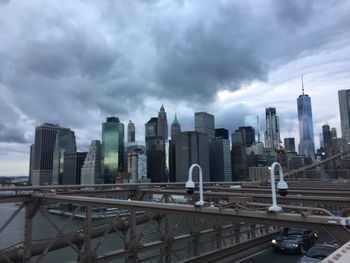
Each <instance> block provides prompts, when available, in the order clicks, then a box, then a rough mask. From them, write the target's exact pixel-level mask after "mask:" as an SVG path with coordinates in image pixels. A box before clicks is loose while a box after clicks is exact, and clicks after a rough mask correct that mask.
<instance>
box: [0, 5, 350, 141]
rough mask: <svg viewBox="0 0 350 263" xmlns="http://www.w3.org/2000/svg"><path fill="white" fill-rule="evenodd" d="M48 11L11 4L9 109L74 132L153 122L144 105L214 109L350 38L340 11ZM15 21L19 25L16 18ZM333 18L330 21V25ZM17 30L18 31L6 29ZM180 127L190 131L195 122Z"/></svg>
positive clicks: (6, 73)
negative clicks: (227, 95) (139, 117)
mask: <svg viewBox="0 0 350 263" xmlns="http://www.w3.org/2000/svg"><path fill="white" fill-rule="evenodd" d="M2 2H3V1H2ZM12 4H13V5H12ZM46 5H47V6H48V7H50V6H51V5H52V6H53V7H51V9H52V10H51V9H50V10H51V11H50V12H47V11H45V10H43V8H42V6H41V5H40V3H39V4H38V3H36V2H35V3H34V2H33V3H32V2H28V3H27V4H26V5H23V6H22V5H15V3H12V2H11V4H9V5H8V6H9V10H7V11H8V12H9V17H8V21H7V20H6V19H3V20H2V23H1V24H0V32H1V33H0V39H4V40H6V41H5V42H4V43H2V46H1V47H0V60H1V63H0V81H1V82H2V83H3V85H4V86H6V87H7V89H8V92H9V93H11V94H12V97H13V101H14V105H12V106H11V107H15V108H17V109H18V110H19V111H20V112H23V113H25V115H26V117H27V118H28V119H30V120H32V121H33V122H34V123H41V122H46V121H48V122H58V123H62V125H66V126H71V127H74V128H77V129H79V128H81V129H84V127H86V125H87V123H88V122H97V121H101V119H102V120H103V119H104V117H105V116H106V115H118V116H120V117H125V119H130V118H132V117H129V116H130V115H132V114H133V112H134V111H135V110H140V111H142V112H144V114H145V115H147V116H148V117H149V116H151V115H152V114H151V113H147V109H145V108H144V107H145V101H146V100H147V98H154V99H157V100H163V99H168V100H171V101H173V102H174V103H176V102H187V104H188V105H190V106H191V107H192V108H198V107H199V106H201V105H210V103H211V102H213V101H214V100H215V95H216V93H217V91H219V90H221V89H223V88H225V89H229V90H237V89H239V88H240V87H241V86H242V85H243V84H249V83H251V82H253V81H256V80H261V81H265V80H267V76H268V74H269V72H270V71H271V70H274V69H276V68H278V67H279V66H280V65H281V64H284V63H289V62H291V61H293V60H295V59H297V58H298V57H300V56H305V55H310V54H317V53H318V52H321V50H322V47H325V46H327V45H328V48H331V45H332V41H334V40H336V39H338V38H349V33H346V32H348V30H347V26H348V24H349V23H348V22H349V18H348V17H349V16H347V14H348V13H349V12H350V10H349V6H347V5H346V4H343V3H339V4H338V5H336V6H335V5H334V4H332V3H331V2H329V3H328V2H322V4H319V2H312V4H310V3H309V1H308V2H307V3H306V2H305V1H270V2H265V1H264V4H262V3H261V2H254V1H253V2H234V1H215V4H214V5H213V3H212V1H169V2H167V3H166V4H164V2H163V1H143V2H136V3H135V2H131V1H120V2H114V1H113V2H108V1H107V2H102V1H98V2H89V3H87V2H83V1H81V2H80V1H79V2H68V3H65V4H63V6H62V8H59V9H57V8H56V9H55V6H54V5H55V2H53V3H51V2H49V3H46ZM65 5H67V6H65ZM343 5H344V6H343ZM47 6H46V7H47ZM11 8H12V9H11ZM0 12H1V11H0ZM11 12H13V13H11ZM18 13H19V14H20V15H21V20H17V19H16V20H11V17H12V18H13V17H17V16H18ZM335 13H336V14H337V18H336V19H334V21H333V20H332V21H333V22H332V23H330V22H329V21H331V20H329V19H327V18H330V17H334V14H335ZM87 14H91V17H90V16H89V17H86V16H87ZM310 21H312V23H311V22H310ZM4 23H7V24H6V26H4ZM14 23H17V24H18V25H17V26H18V27H19V28H20V29H18V28H15V29H18V30H12V31H11V30H9V29H11V25H12V24H14ZM345 29H346V30H345ZM291 32H292V33H291ZM344 32H345V33H344ZM5 36H6V37H5ZM19 40H20V42H19ZM298 74H299V73H298ZM206 110H208V111H209V109H206ZM236 110H237V111H236ZM243 110H245V111H246V112H243ZM88 112H89V113H90V114H91V112H93V116H89V115H87V114H88ZM247 112H249V110H248V109H244V108H242V110H238V109H232V110H226V111H225V112H222V113H220V114H221V115H222V116H220V114H218V116H217V124H218V125H220V126H222V127H230V129H231V128H232V129H234V128H236V127H233V126H235V125H236V123H237V124H238V125H236V126H237V127H238V126H239V125H241V124H239V123H242V122H241V119H242V116H243V115H246V114H247ZM214 114H215V113H214ZM148 117H145V122H146V121H147V119H148ZM179 117H180V116H179ZM183 122H184V125H185V126H184V127H190V126H191V125H192V126H193V118H192V119H190V118H189V117H185V118H184V119H183ZM191 123H192V124H191ZM13 127H15V126H11V127H7V126H6V127H5V128H4V129H6V131H10V130H11V129H12V128H13ZM31 128H33V127H31ZM191 129H192V128H191ZM6 134H8V132H6ZM15 137H16V136H15ZM3 138H9V137H8V136H7V135H6V136H5V135H3ZM20 138H21V136H18V137H17V140H20Z"/></svg>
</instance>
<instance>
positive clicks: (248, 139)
mask: <svg viewBox="0 0 350 263" xmlns="http://www.w3.org/2000/svg"><path fill="white" fill-rule="evenodd" d="M238 130H239V131H240V132H241V133H242V134H243V136H244V141H245V145H246V147H250V146H252V145H253V143H255V130H254V128H253V127H252V126H244V127H239V128H238Z"/></svg>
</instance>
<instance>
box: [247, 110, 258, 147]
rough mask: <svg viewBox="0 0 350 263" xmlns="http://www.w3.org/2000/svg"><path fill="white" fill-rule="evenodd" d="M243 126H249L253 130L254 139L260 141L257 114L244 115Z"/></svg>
mask: <svg viewBox="0 0 350 263" xmlns="http://www.w3.org/2000/svg"><path fill="white" fill-rule="evenodd" d="M244 126H251V127H253V128H254V131H255V141H256V142H260V129H259V116H245V117H244Z"/></svg>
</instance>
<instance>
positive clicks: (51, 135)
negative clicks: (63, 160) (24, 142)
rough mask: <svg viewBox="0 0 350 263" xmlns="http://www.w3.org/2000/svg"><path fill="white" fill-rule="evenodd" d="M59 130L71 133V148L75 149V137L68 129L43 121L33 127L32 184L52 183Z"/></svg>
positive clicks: (63, 132)
mask: <svg viewBox="0 0 350 263" xmlns="http://www.w3.org/2000/svg"><path fill="white" fill-rule="evenodd" d="M59 132H61V133H62V134H71V136H73V138H74V140H70V141H71V143H72V144H73V145H72V148H74V149H75V137H74V133H73V132H72V131H71V130H70V129H68V128H63V127H60V126H59V125H58V124H51V123H44V124H43V125H41V126H38V127H36V128H35V143H34V145H35V146H34V167H33V173H32V185H43V184H52V181H53V168H54V152H55V143H56V141H57V140H59V139H57V134H58V133H59ZM71 139H72V137H71ZM61 157H62V156H61ZM56 160H57V159H56ZM56 164H57V162H56Z"/></svg>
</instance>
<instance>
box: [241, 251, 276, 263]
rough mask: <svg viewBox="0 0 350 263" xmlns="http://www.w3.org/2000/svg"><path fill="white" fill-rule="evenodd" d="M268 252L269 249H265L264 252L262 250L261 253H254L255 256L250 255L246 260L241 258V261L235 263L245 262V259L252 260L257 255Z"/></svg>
mask: <svg viewBox="0 0 350 263" xmlns="http://www.w3.org/2000/svg"><path fill="white" fill-rule="evenodd" d="M270 250H271V248H267V249H265V250H262V251H260V252H257V253H255V254H253V255H250V256H248V257H246V258H243V259H241V260H238V261H236V263H240V262H243V261H245V260H247V259H250V258H253V257H255V256H258V255H260V254H263V253H266V252H268V251H270Z"/></svg>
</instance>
